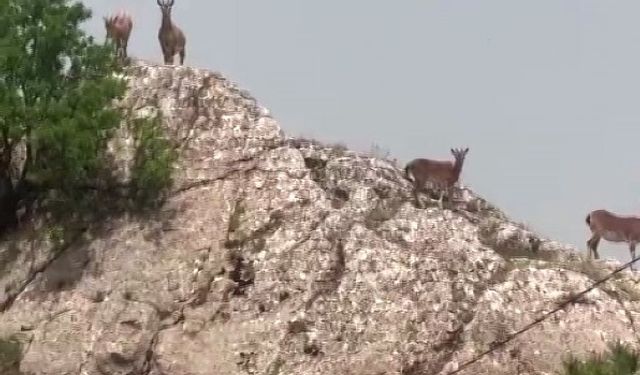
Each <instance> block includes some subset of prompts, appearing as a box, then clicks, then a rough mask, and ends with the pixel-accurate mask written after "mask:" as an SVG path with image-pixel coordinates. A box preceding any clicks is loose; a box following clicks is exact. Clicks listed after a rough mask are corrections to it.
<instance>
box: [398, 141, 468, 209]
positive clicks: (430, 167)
mask: <svg viewBox="0 0 640 375" xmlns="http://www.w3.org/2000/svg"><path fill="white" fill-rule="evenodd" d="M467 152H469V148H466V149H464V150H462V149H451V153H452V154H453V156H454V157H455V161H454V162H451V161H441V160H430V159H413V160H412V161H410V162H409V163H408V164H407V166H406V167H405V168H404V173H405V176H406V178H407V179H409V180H411V181H413V196H414V197H415V200H416V205H417V206H418V207H421V208H422V207H423V206H422V204H421V203H420V199H419V198H418V193H419V192H420V190H422V189H423V188H424V184H425V183H426V182H431V183H433V184H434V185H436V186H437V187H439V188H440V199H439V200H438V206H439V207H440V209H442V198H443V196H444V193H445V191H446V193H447V198H448V200H449V201H452V199H451V198H452V197H451V193H452V189H451V188H452V187H453V185H454V184H455V183H456V182H458V178H460V172H461V171H462V164H463V163H464V158H465V156H466V155H467Z"/></svg>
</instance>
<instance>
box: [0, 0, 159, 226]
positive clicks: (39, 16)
mask: <svg viewBox="0 0 640 375" xmlns="http://www.w3.org/2000/svg"><path fill="white" fill-rule="evenodd" d="M90 17H91V12H90V11H89V9H87V8H86V7H85V6H84V5H82V3H80V2H71V1H69V0H0V229H1V228H4V227H6V226H7V225H9V224H10V223H12V222H14V221H15V212H16V209H17V206H18V203H20V202H23V201H25V198H26V197H27V196H29V197H32V196H34V194H35V195H36V196H37V195H42V192H45V191H55V192H56V195H57V196H62V197H67V199H69V200H74V199H77V196H78V194H79V193H78V192H79V191H81V190H82V189H83V188H86V187H87V186H95V185H96V181H98V180H99V179H100V178H101V177H104V170H105V169H107V170H108V167H105V160H106V159H105V157H104V155H105V153H104V151H105V150H106V145H107V142H108V140H109V138H110V137H111V136H112V134H113V132H112V130H114V129H115V128H116V127H118V126H119V124H120V123H121V121H122V119H123V112H122V111H121V110H119V109H118V108H116V107H115V106H113V105H112V103H113V101H114V100H115V99H119V98H121V97H122V95H123V94H124V92H125V88H126V85H125V81H124V79H122V78H121V77H122V76H121V75H119V74H117V73H120V69H121V68H120V67H119V66H118V62H117V59H116V56H115V54H114V53H113V49H112V48H111V46H110V45H107V44H102V45H101V44H97V43H96V42H95V41H94V39H93V38H92V37H91V36H88V35H86V34H85V33H84V32H83V31H82V30H81V29H80V25H81V23H82V22H84V21H85V20H87V19H88V18H90ZM147 128H148V127H147ZM147 133H148V131H147ZM156 133H157V132H154V133H153V134H152V135H151V136H153V135H155V134H156ZM143 135H144V136H146V137H147V138H146V139H147V140H146V141H145V142H146V143H147V144H149V143H150V142H151V141H149V137H150V136H149V134H146V133H145V134H143ZM151 143H153V142H151ZM153 145H155V146H157V147H156V150H155V151H154V152H155V155H160V157H161V158H163V157H164V156H165V155H164V154H162V152H161V151H158V149H157V148H158V147H160V148H161V147H167V146H166V145H164V144H159V143H157V142H156V143H153ZM163 162H164V164H162V163H163ZM167 162H168V159H167V158H166V157H164V159H162V160H161V161H160V162H156V163H152V162H150V161H148V160H147V161H145V162H144V163H138V164H139V165H138V167H137V168H138V169H137V170H136V171H137V173H138V175H141V176H142V181H141V180H138V181H137V182H136V183H137V184H140V183H144V181H150V182H151V183H158V181H159V180H161V181H165V182H166V180H167V177H166V176H161V175H163V173H164V172H163V171H160V169H162V166H164V168H165V170H168V169H169V168H168V166H167V164H166V163H167ZM140 165H141V167H140ZM146 167H152V168H155V169H156V170H155V171H154V172H153V173H151V172H149V171H147V170H146V169H145V168H146ZM149 175H152V177H154V178H155V179H153V178H151V177H149ZM158 176H160V177H158ZM136 190H140V186H137V187H136ZM34 192H35V193H34Z"/></svg>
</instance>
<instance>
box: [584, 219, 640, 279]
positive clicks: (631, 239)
mask: <svg viewBox="0 0 640 375" xmlns="http://www.w3.org/2000/svg"><path fill="white" fill-rule="evenodd" d="M586 222H587V225H588V226H589V229H591V238H590V239H589V240H588V241H587V248H588V250H587V251H588V256H589V258H591V255H593V256H594V257H595V258H596V259H599V258H600V255H599V254H598V243H599V242H600V238H604V239H605V240H607V241H610V242H626V243H627V244H629V253H630V254H631V260H634V259H635V258H636V244H637V243H638V242H640V217H637V216H619V215H616V214H614V213H611V212H609V211H607V210H595V211H591V212H590V213H589V214H588V215H587V219H586ZM631 270H633V264H632V265H631Z"/></svg>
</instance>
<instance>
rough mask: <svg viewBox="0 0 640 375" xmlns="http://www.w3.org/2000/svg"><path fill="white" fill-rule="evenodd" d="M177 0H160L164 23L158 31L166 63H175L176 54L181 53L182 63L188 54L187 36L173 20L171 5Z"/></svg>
mask: <svg viewBox="0 0 640 375" xmlns="http://www.w3.org/2000/svg"><path fill="white" fill-rule="evenodd" d="M174 1H175V0H158V5H159V6H160V10H161V11H162V24H161V25H160V31H158V39H159V40H160V48H162V55H163V56H164V63H165V64H173V59H174V56H175V55H176V54H180V65H182V64H183V63H184V56H185V54H186V43H187V41H186V38H185V36H184V33H183V32H182V30H180V28H179V27H178V26H176V25H175V24H174V23H173V22H171V7H173V3H174Z"/></svg>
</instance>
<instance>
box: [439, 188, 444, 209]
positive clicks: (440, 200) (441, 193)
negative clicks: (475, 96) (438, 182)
mask: <svg viewBox="0 0 640 375" xmlns="http://www.w3.org/2000/svg"><path fill="white" fill-rule="evenodd" d="M444 190H445V189H440V199H438V207H440V209H441V210H442V209H444V206H443V204H442V199H443V198H444Z"/></svg>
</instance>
